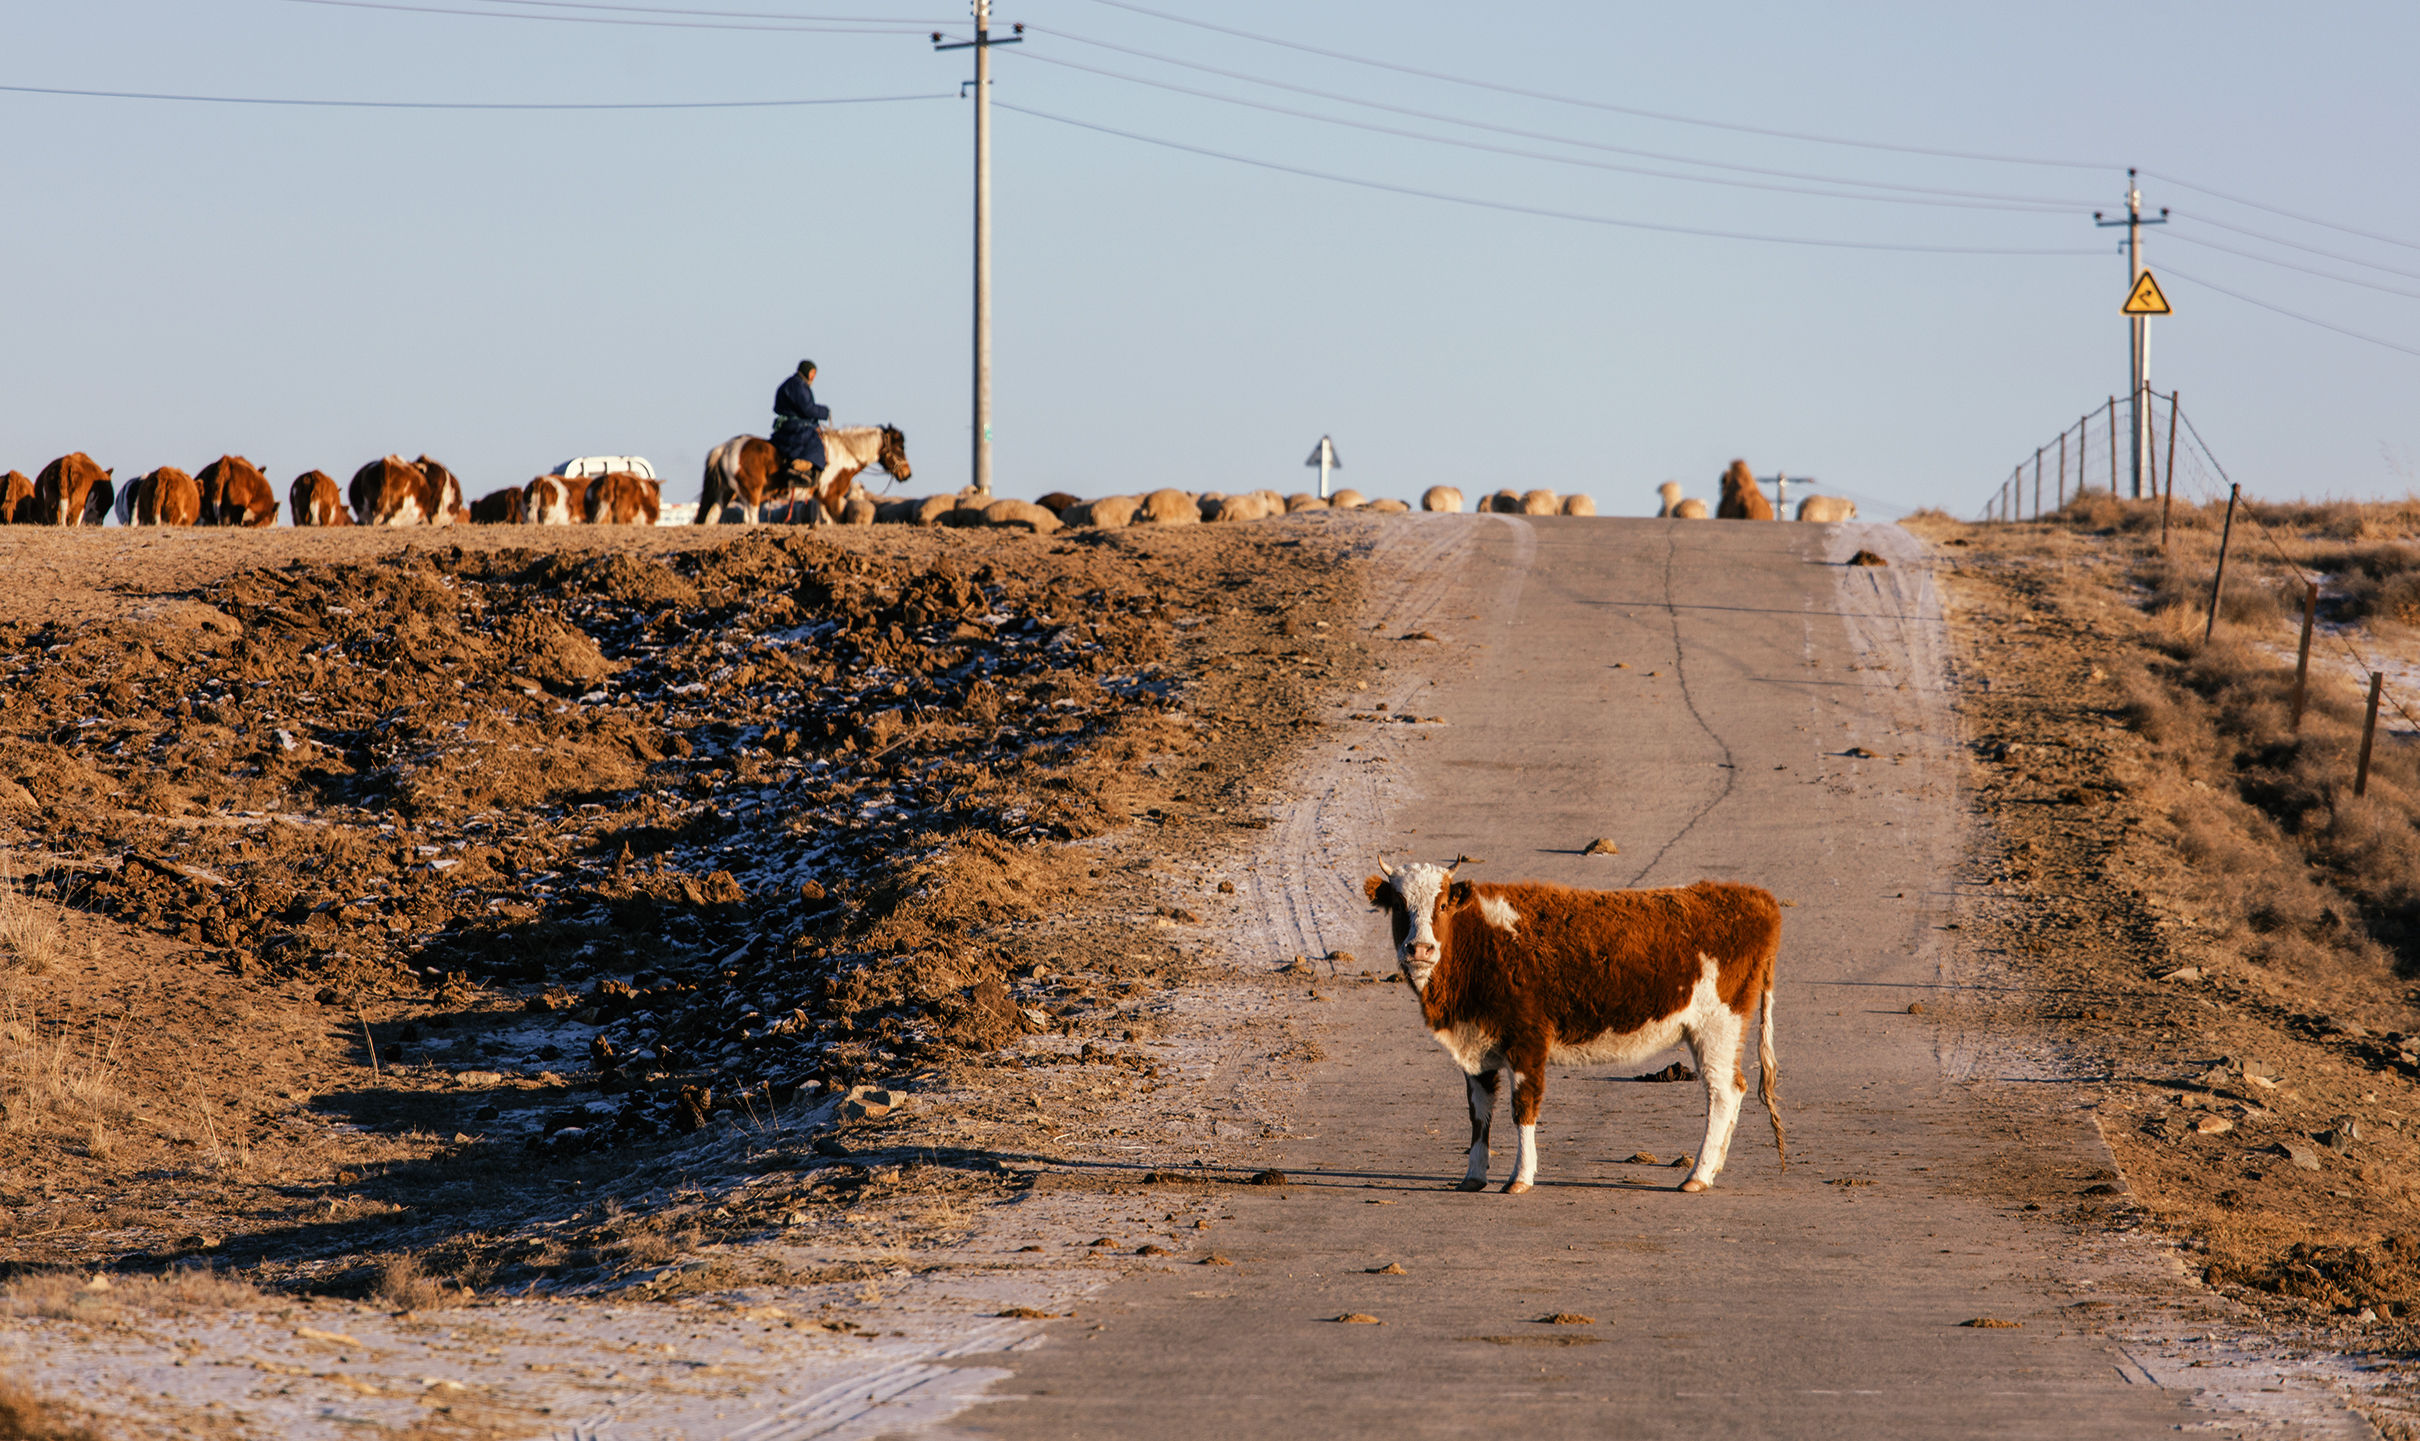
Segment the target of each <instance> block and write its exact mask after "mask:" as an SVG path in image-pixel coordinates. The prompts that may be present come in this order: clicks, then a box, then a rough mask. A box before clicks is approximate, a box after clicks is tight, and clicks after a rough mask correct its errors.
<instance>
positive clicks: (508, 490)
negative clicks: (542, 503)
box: [471, 485, 529, 525]
mask: <svg viewBox="0 0 2420 1441" xmlns="http://www.w3.org/2000/svg"><path fill="white" fill-rule="evenodd" d="M528 519H529V498H528V496H527V495H525V494H524V493H523V492H522V489H521V487H520V486H517V485H508V486H506V487H505V488H504V489H502V490H491V491H489V492H488V493H487V494H485V495H483V496H481V497H479V498H478V499H477V500H474V501H472V502H471V524H473V525H519V524H521V523H522V522H524V521H526V520H528Z"/></svg>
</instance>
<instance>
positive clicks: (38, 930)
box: [0, 858, 66, 976]
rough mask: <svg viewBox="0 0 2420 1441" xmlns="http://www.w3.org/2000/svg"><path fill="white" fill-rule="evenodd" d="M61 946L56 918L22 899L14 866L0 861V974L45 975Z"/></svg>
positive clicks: (57, 958) (22, 895) (62, 947)
mask: <svg viewBox="0 0 2420 1441" xmlns="http://www.w3.org/2000/svg"><path fill="white" fill-rule="evenodd" d="M65 946H66V941H65V938H64V936H63V934H62V932H61V930H60V926H59V918H58V915H57V914H56V913H55V912H53V911H51V910H50V909H48V908H47V907H44V906H42V905H39V904H37V903H36V902H33V901H30V900H28V899H26V897H25V893H24V892H23V891H22V890H21V889H20V888H19V882H18V880H17V876H16V868H15V866H14V865H13V864H12V863H10V862H9V861H8V860H7V859H5V858H0V970H9V969H14V970H21V971H25V972H28V973H29V974H32V975H37V976H39V975H44V974H47V973H48V972H49V970H50V968H51V967H52V966H54V965H56V964H57V963H58V962H59V960H60V959H61V956H62V954H63V952H64V950H65Z"/></svg>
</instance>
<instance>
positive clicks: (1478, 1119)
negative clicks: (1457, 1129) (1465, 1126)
mask: <svg viewBox="0 0 2420 1441" xmlns="http://www.w3.org/2000/svg"><path fill="white" fill-rule="evenodd" d="M1496 1076H1497V1073H1496V1072H1494V1071H1481V1072H1479V1073H1478V1074H1477V1075H1475V1076H1465V1077H1464V1078H1463V1081H1462V1088H1463V1090H1464V1091H1466V1092H1468V1093H1469V1096H1470V1167H1469V1169H1468V1170H1466V1171H1464V1172H1463V1174H1462V1186H1461V1189H1462V1190H1465V1191H1484V1190H1486V1189H1487V1131H1488V1127H1489V1126H1491V1125H1492V1124H1494V1122H1495V1119H1496Z"/></svg>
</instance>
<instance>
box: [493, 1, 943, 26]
mask: <svg viewBox="0 0 2420 1441" xmlns="http://www.w3.org/2000/svg"><path fill="white" fill-rule="evenodd" d="M484 3H486V4H489V5H524V6H528V7H531V8H533V9H539V10H612V11H626V12H631V13H635V14H642V15H689V16H702V17H705V18H708V19H720V20H783V21H791V20H797V21H821V22H824V23H828V24H835V25H926V26H929V25H955V24H957V23H959V22H960V21H961V20H963V19H964V17H963V16H958V15H948V16H943V17H942V18H940V19H923V18H919V17H917V16H913V15H798V14H792V13H790V12H787V11H764V10H699V9H696V8H694V7H691V6H686V5H607V4H600V3H596V0H484Z"/></svg>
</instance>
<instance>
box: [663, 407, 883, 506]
mask: <svg viewBox="0 0 2420 1441" xmlns="http://www.w3.org/2000/svg"><path fill="white" fill-rule="evenodd" d="M823 448H824V454H825V456H826V457H827V462H828V463H827V464H826V465H825V466H824V471H823V476H822V479H821V482H820V483H819V484H818V485H817V486H816V487H815V490H814V492H813V493H812V494H810V495H809V496H808V497H807V499H808V501H809V502H810V503H811V504H812V506H813V508H814V510H815V519H816V522H817V523H818V524H821V523H822V522H823V521H825V520H828V519H830V518H832V517H835V516H838V515H839V514H840V508H841V506H842V505H843V504H844V503H846V502H847V500H848V498H849V496H850V494H851V493H852V492H854V491H855V490H857V489H858V485H857V477H858V475H859V474H860V473H862V472H863V471H865V470H866V469H867V468H868V467H870V466H876V465H879V466H881V467H882V468H883V470H885V471H886V472H888V473H889V474H890V475H891V477H892V478H893V479H895V480H906V479H907V478H908V477H909V476H910V475H911V474H913V473H914V472H913V471H912V470H911V469H910V468H909V466H908V456H907V435H906V433H905V432H903V431H901V430H900V429H899V427H898V426H895V425H844V426H839V427H835V428H826V429H825V431H824V433H823ZM779 466H780V460H779V459H778V458H777V457H776V456H775V455H774V453H773V445H772V442H770V441H767V440H762V439H759V438H758V437H756V436H753V435H735V436H733V437H731V438H730V439H729V440H726V441H724V442H723V443H722V444H720V445H718V446H716V447H715V448H714V449H713V450H712V451H711V452H709V453H708V454H707V456H706V478H705V481H704V483H703V484H702V485H701V486H700V487H699V489H698V501H697V523H698V524H699V525H713V524H717V523H719V522H721V521H722V520H723V519H724V517H725V516H726V515H728V514H729V513H730V512H732V511H734V510H736V511H738V512H739V520H740V522H741V523H742V524H746V525H754V524H755V523H756V522H757V521H759V520H761V519H763V518H764V513H765V510H766V509H767V507H768V506H779V507H781V508H782V509H783V510H784V511H785V512H787V511H789V510H790V509H792V508H793V507H794V506H795V504H796V501H795V498H794V497H795V495H796V490H795V487H794V484H793V480H792V472H790V471H788V470H777V468H778V467H779Z"/></svg>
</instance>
